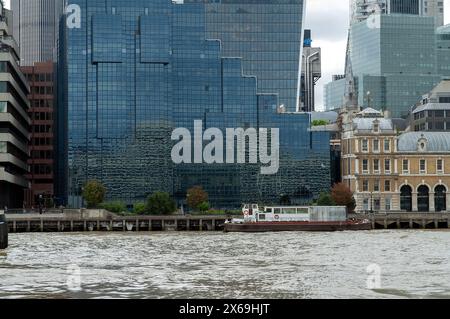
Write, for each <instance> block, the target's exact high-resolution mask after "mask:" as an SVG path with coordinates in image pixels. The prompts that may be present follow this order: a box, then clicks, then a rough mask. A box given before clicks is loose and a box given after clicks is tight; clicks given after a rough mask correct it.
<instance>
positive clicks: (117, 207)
mask: <svg viewBox="0 0 450 319" xmlns="http://www.w3.org/2000/svg"><path fill="white" fill-rule="evenodd" d="M100 207H101V208H103V209H105V210H107V211H108V212H111V213H115V214H119V213H123V212H125V211H126V210H127V206H126V205H125V203H124V202H120V201H115V202H108V203H103V204H101V205H100Z"/></svg>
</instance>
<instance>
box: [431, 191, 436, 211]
mask: <svg viewBox="0 0 450 319" xmlns="http://www.w3.org/2000/svg"><path fill="white" fill-rule="evenodd" d="M434 204H435V203H434V193H430V212H432V213H434V212H436V207H434Z"/></svg>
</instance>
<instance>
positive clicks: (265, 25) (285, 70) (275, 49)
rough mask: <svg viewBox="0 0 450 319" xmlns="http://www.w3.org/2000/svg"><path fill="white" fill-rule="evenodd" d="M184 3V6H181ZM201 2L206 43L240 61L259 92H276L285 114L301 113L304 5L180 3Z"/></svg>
mask: <svg viewBox="0 0 450 319" xmlns="http://www.w3.org/2000/svg"><path fill="white" fill-rule="evenodd" d="M180 2H183V1H180ZM184 3H185V4H187V3H205V12H206V31H207V36H206V37H207V38H208V39H219V40H220V41H221V46H222V52H223V56H226V57H241V58H242V67H243V72H244V74H245V75H252V76H256V78H257V79H258V93H259V92H276V93H278V96H279V101H280V104H283V105H285V107H286V110H287V111H289V112H295V111H298V110H299V100H300V99H299V98H300V63H301V50H302V46H303V41H302V40H303V29H302V27H303V20H304V15H305V7H306V1H304V0H278V1H272V0H258V1H255V0H221V1H217V0H184Z"/></svg>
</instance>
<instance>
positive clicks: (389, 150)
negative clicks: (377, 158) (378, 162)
mask: <svg viewBox="0 0 450 319" xmlns="http://www.w3.org/2000/svg"><path fill="white" fill-rule="evenodd" d="M386 142H387V143H388V149H386ZM383 149H384V152H385V153H390V152H391V140H389V139H385V140H384V145H383Z"/></svg>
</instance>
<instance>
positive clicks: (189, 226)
mask: <svg viewBox="0 0 450 319" xmlns="http://www.w3.org/2000/svg"><path fill="white" fill-rule="evenodd" d="M449 221H450V220H449ZM449 228H450V226H449ZM186 230H187V231H190V230H191V219H190V218H188V219H186Z"/></svg>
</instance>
